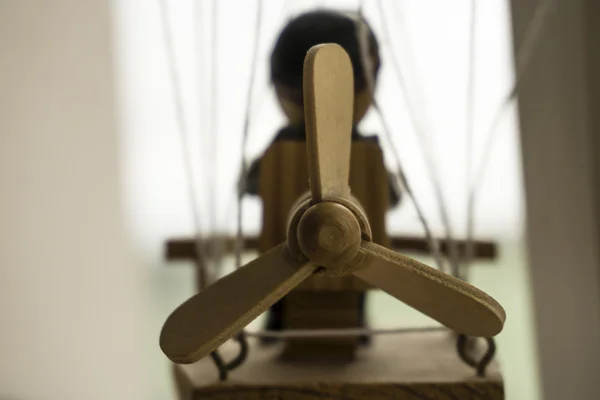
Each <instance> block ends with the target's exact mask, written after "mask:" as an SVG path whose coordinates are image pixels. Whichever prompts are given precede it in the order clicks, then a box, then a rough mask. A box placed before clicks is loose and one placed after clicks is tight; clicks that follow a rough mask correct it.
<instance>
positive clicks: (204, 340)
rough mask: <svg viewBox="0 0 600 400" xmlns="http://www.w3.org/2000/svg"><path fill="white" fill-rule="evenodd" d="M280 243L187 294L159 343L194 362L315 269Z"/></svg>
mask: <svg viewBox="0 0 600 400" xmlns="http://www.w3.org/2000/svg"><path fill="white" fill-rule="evenodd" d="M316 269H317V267H316V266H314V265H312V264H308V263H307V264H302V263H300V262H299V261H297V260H296V259H295V258H294V257H293V256H292V255H291V254H290V253H289V251H288V249H287V246H286V244H281V245H279V246H277V247H275V248H273V249H272V250H270V251H268V252H267V253H264V254H263V255H261V256H260V257H258V258H257V259H255V260H254V261H252V262H250V263H248V264H247V265H245V266H243V267H241V268H239V269H237V270H236V271H234V272H232V273H231V274H229V275H227V276H225V277H223V278H221V279H219V280H218V281H216V282H215V283H213V284H212V285H210V286H209V287H207V288H206V289H204V290H202V291H201V292H199V293H198V294H196V295H195V296H193V297H191V298H190V299H188V300H187V301H186V302H185V303H183V304H182V305H180V306H179V307H178V308H177V309H176V310H175V311H173V313H172V314H171V315H170V316H169V317H168V318H167V320H166V322H165V324H164V326H163V328H162V331H161V334H160V347H161V349H162V351H163V352H164V353H165V355H166V356H167V357H169V359H171V360H172V361H173V362H175V363H178V364H191V363H194V362H196V361H198V360H199V359H201V358H202V357H204V356H206V355H208V354H209V353H210V352H212V351H214V350H215V349H217V348H218V347H219V346H220V345H221V344H223V343H224V342H225V341H226V340H228V339H230V338H231V337H233V336H234V335H235V334H236V333H237V332H239V331H240V330H241V329H242V328H244V327H245V326H246V325H247V324H249V323H250V322H251V321H252V320H253V319H254V318H256V317H257V316H259V315H260V314H261V313H262V312H264V311H266V310H267V309H268V308H269V307H270V306H271V305H273V304H274V303H275V302H276V301H277V300H279V299H280V298H282V297H283V296H284V295H285V294H287V293H288V292H289V291H290V290H292V289H293V288H294V287H296V286H297V285H298V284H299V283H300V282H302V281H303V280H305V279H306V278H308V277H309V276H310V275H311V274H312V273H313V272H314V271H315V270H316Z"/></svg>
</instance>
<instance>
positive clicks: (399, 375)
mask: <svg viewBox="0 0 600 400" xmlns="http://www.w3.org/2000/svg"><path fill="white" fill-rule="evenodd" d="M372 343H373V344H372V345H371V346H370V347H367V348H363V349H359V350H358V351H357V353H356V359H355V360H354V361H353V362H350V363H340V362H327V361H323V360H321V361H319V362H318V363H310V362H288V361H284V360H282V359H281V357H280V354H281V347H280V346H269V347H262V346H260V345H258V344H257V343H256V342H255V341H254V340H252V341H251V348H250V354H249V357H248V360H247V361H246V362H245V363H244V364H243V365H242V366H241V367H239V368H238V369H236V370H234V371H232V372H231V374H230V378H229V380H228V381H227V382H218V378H217V371H216V369H215V367H214V365H213V364H212V362H211V360H210V359H208V358H205V359H203V360H201V361H200V362H198V363H196V364H193V365H184V366H182V365H175V366H174V373H175V378H176V382H177V386H178V391H179V394H180V398H181V400H196V399H213V400H217V399H218V400H233V399H246V400H267V399H279V400H313V399H321V400H322V399H335V400H342V399H343V400H366V399H378V400H379V399H381V400H383V399H386V400H387V399H415V400H416V399H420V400H422V399H428V400H455V399H461V400H483V399H486V400H501V399H504V386H503V382H502V377H501V375H500V372H499V369H498V365H497V364H496V363H495V362H493V363H492V364H491V365H490V366H489V367H488V374H487V375H488V376H487V377H486V378H477V377H476V376H475V372H474V370H473V369H471V368H470V367H468V366H466V365H465V364H463V363H462V362H461V361H460V360H459V358H458V356H457V355H456V351H455V338H454V336H453V335H452V334H451V333H448V332H428V333H406V334H400V335H385V336H377V337H375V338H374V339H373V342H372ZM236 350H237V349H236V346H235V345H234V344H229V343H228V344H226V345H225V346H223V347H222V348H221V353H222V355H223V356H224V357H225V358H226V359H228V358H231V357H233V356H234V355H235V352H236Z"/></svg>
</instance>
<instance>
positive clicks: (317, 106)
mask: <svg viewBox="0 0 600 400" xmlns="http://www.w3.org/2000/svg"><path fill="white" fill-rule="evenodd" d="M303 93H304V120H305V124H306V146H307V151H308V159H309V163H308V173H309V176H310V190H311V194H312V198H313V201H315V202H319V201H322V200H324V199H327V198H328V197H331V196H337V197H343V196H348V195H349V194H350V191H349V187H348V178H349V176H350V140H351V136H350V132H351V131H352V113H353V109H354V79H353V72H352V64H351V63H350V57H348V54H347V53H346V51H345V50H344V49H343V48H342V47H341V46H339V45H337V44H327V45H319V46H315V47H313V48H312V49H311V51H309V52H308V54H307V55H306V58H305V59H304V79H303Z"/></svg>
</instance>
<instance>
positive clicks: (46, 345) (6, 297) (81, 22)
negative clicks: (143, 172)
mask: <svg viewBox="0 0 600 400" xmlns="http://www.w3.org/2000/svg"><path fill="white" fill-rule="evenodd" d="M110 18H111V17H110V14H109V8H108V4H107V2H105V1H101V0H95V1H86V2H81V1H77V0H61V1H52V2H45V1H24V0H14V1H11V0H3V1H2V2H0V49H1V52H2V56H1V57H0V71H1V72H0V87H1V88H2V90H1V91H0V268H1V269H0V271H1V272H0V316H1V321H2V322H1V326H2V327H1V329H0V354H2V361H1V362H0V398H2V399H24V400H25V399H26V400H30V399H31V400H34V399H35V400H55V399H97V400H106V399H123V400H124V399H147V398H150V397H148V393H146V392H145V390H146V387H147V384H146V383H145V381H147V380H148V379H147V374H146V372H145V369H144V368H145V364H146V363H145V361H146V360H147V356H146V352H145V350H146V349H147V348H148V347H147V344H148V342H149V341H153V342H156V340H152V339H153V338H156V337H158V332H148V331H147V330H146V329H145V327H144V326H143V323H142V317H143V310H144V307H143V304H144V303H143V301H145V297H146V296H145V291H144V287H145V286H143V283H144V282H143V279H140V277H141V276H143V275H140V273H139V271H140V270H139V265H137V264H136V263H135V262H134V259H133V257H131V255H130V254H129V252H128V246H127V239H126V236H125V231H124V229H123V218H122V216H123V208H122V204H121V198H120V197H121V189H122V188H121V186H120V179H119V171H118V168H119V158H120V151H119V141H118V133H117V129H116V128H117V127H116V119H115V104H114V101H113V85H114V80H113V77H112V49H111V47H112V46H111V43H110V41H111V31H110ZM147 338H148V339H147Z"/></svg>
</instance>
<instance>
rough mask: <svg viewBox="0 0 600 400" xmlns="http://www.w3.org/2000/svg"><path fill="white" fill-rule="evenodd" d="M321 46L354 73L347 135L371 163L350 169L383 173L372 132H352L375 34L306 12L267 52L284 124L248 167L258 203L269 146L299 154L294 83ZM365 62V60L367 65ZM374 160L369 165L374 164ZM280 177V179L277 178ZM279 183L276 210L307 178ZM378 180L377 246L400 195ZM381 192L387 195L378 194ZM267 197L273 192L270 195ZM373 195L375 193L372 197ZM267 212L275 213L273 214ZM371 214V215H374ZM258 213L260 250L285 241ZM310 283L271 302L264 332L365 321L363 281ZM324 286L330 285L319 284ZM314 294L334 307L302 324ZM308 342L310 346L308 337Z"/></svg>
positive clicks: (302, 134)
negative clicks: (339, 54) (340, 52)
mask: <svg viewBox="0 0 600 400" xmlns="http://www.w3.org/2000/svg"><path fill="white" fill-rule="evenodd" d="M361 28H365V30H364V31H362V30H361ZM360 35H365V38H364V39H365V40H364V48H363V47H361V44H363V43H361V38H360ZM322 43H336V44H338V45H340V46H341V47H342V48H343V49H344V50H345V51H346V52H347V53H348V55H349V57H350V62H351V64H352V70H353V73H354V85H353V87H354V101H353V113H352V136H351V138H352V141H353V143H362V144H363V146H354V147H355V152H360V150H361V149H363V148H364V149H366V150H364V151H362V153H364V156H366V157H367V158H373V157H372V155H373V154H374V155H375V157H376V159H375V160H365V161H367V162H365V163H364V165H362V166H360V165H358V168H362V169H363V171H361V172H362V174H363V176H365V177H366V176H369V175H375V176H380V177H381V176H382V173H384V171H385V170H384V167H383V162H382V160H381V157H380V148H379V143H378V138H377V136H364V135H362V134H361V133H359V131H358V128H357V126H358V124H359V122H360V121H361V120H362V118H363V117H364V115H365V114H366V112H367V110H368V109H369V107H370V106H371V103H372V100H373V86H374V84H375V82H376V81H377V76H378V72H379V69H380V57H379V45H378V42H377V39H376V37H375V35H374V33H373V31H372V30H371V29H370V27H369V26H368V24H366V22H365V21H364V20H362V19H359V18H358V16H356V17H355V18H353V17H351V16H350V15H347V14H342V13H339V12H335V11H329V10H319V11H311V12H307V13H304V14H301V15H299V16H298V17H296V18H294V19H292V20H291V21H290V22H289V23H288V24H287V25H286V26H285V27H284V29H283V30H282V32H281V33H280V35H279V37H278V39H277V41H276V43H275V46H274V49H273V51H272V54H271V59H270V66H271V71H270V75H271V82H272V84H273V86H274V89H275V92H276V94H277V99H278V101H279V104H280V106H281V109H282V110H283V111H284V113H285V115H286V116H287V119H288V123H287V126H285V127H284V128H283V129H281V130H280V131H279V132H278V133H277V135H276V136H275V138H274V140H273V142H272V144H271V146H269V148H268V150H267V157H266V158H267V160H264V159H263V158H260V159H258V160H255V161H254V162H253V163H252V164H251V166H250V168H249V171H248V174H247V176H246V179H245V182H244V184H243V185H242V188H243V189H244V191H245V193H247V194H251V195H258V196H261V197H262V198H263V201H264V202H267V203H268V201H269V199H266V198H265V197H267V198H270V197H273V195H272V194H271V193H269V192H273V191H272V190H270V187H272V186H275V185H277V184H278V183H279V182H272V181H271V180H270V179H269V178H270V176H269V175H270V174H269V172H270V171H266V172H265V173H264V174H261V168H260V167H261V165H262V164H266V168H270V166H269V163H270V162H269V158H273V157H277V156H276V155H275V154H273V153H274V152H277V151H278V149H277V146H276V144H277V143H282V142H288V143H289V144H288V146H287V148H286V149H284V148H283V147H284V146H279V150H280V151H281V152H282V153H286V154H281V155H280V157H282V158H287V157H289V155H290V154H292V153H300V156H302V155H303V154H304V149H303V145H299V144H296V145H295V146H294V144H293V143H294V142H305V141H306V127H305V122H304V98H303V88H302V82H303V65H304V57H305V55H306V53H307V52H308V50H309V49H310V48H311V47H313V46H315V45H319V44H322ZM365 64H368V66H367V65H365ZM294 147H295V148H294ZM290 150H291V152H290ZM356 156H357V157H358V156H359V154H356ZM362 159H365V157H362ZM369 161H371V162H369ZM271 164H272V162H271ZM374 164H376V166H375V167H374ZM292 168H297V169H299V170H305V168H304V166H303V165H302V162H300V163H299V164H298V165H294V166H292ZM261 175H263V176H265V177H266V178H265V180H266V181H268V182H267V183H266V184H264V185H263V186H262V190H261V184H260V177H261ZM354 175H356V176H359V174H358V173H355V174H353V177H354ZM386 177H387V182H386ZM282 180H285V177H284V178H283V179H282ZM376 182H377V181H371V182H369V183H368V185H367V186H370V187H371V188H372V187H373V184H374V183H376ZM284 183H286V184H287V185H286V186H287V188H286V189H287V191H288V192H291V193H289V194H290V195H289V196H288V198H289V199H290V201H288V202H287V203H288V204H284V207H288V208H289V207H290V206H291V205H292V204H291V202H292V201H293V200H294V199H295V197H296V195H297V194H298V192H299V191H304V190H307V189H308V181H306V180H305V182H303V183H301V184H300V185H296V182H289V181H288V182H284ZM378 183H379V184H380V185H381V184H384V185H385V186H387V187H384V188H380V191H379V192H380V193H383V194H384V195H383V198H382V199H380V201H378V202H377V205H376V206H375V207H376V208H379V209H380V211H381V212H377V213H371V212H370V210H367V214H370V215H369V217H370V219H371V221H373V220H377V221H376V225H377V228H378V229H377V232H376V233H375V238H374V241H375V242H376V243H379V244H383V245H388V243H387V242H386V239H387V235H386V234H385V221H384V220H383V218H384V215H385V211H386V210H387V208H388V207H389V208H392V207H395V206H397V205H398V203H399V202H400V198H401V195H400V193H401V192H400V189H399V186H398V184H397V183H396V179H395V178H394V176H393V175H392V174H383V180H382V181H380V182H378ZM354 184H355V185H354V186H355V188H354V189H355V192H357V193H355V195H356V194H358V196H359V197H360V195H361V194H362V193H360V192H361V191H360V189H361V188H357V187H356V186H357V184H358V185H359V186H364V185H361V184H360V183H358V182H354ZM276 192H279V191H276ZM386 192H387V195H385V193H386ZM273 194H274V195H275V196H278V194H277V193H273ZM373 197H377V196H375V195H374V196H373ZM379 197H382V196H379ZM388 199H389V200H388ZM361 200H363V203H364V204H366V202H365V200H366V199H361ZM274 201H276V202H277V203H279V204H281V203H282V202H283V203H285V199H282V198H280V197H278V198H276V199H275V200H274ZM386 202H387V204H386ZM370 203H373V202H370ZM265 206H268V204H265ZM284 212H286V213H287V212H288V210H284ZM274 213H277V211H275V212H274ZM372 214H378V215H377V216H376V215H372ZM263 216H264V218H263V227H265V228H263V235H262V240H261V242H262V243H261V246H260V247H261V248H260V250H267V249H269V248H271V247H272V246H273V245H274V244H276V243H278V242H281V241H282V240H283V239H284V238H285V230H283V229H279V233H271V234H269V232H265V231H267V230H269V228H268V227H269V226H271V225H272V224H273V220H274V219H276V218H272V217H271V213H270V212H265V213H264V214H263ZM282 228H283V226H282ZM310 286H311V285H304V288H305V289H309V290H304V291H296V292H295V293H294V296H293V297H291V298H289V299H287V300H286V298H283V299H282V300H280V301H279V302H277V303H275V304H274V305H273V307H272V308H271V310H270V313H269V318H268V321H267V329H270V330H281V329H285V328H309V327H312V328H340V327H345V328H360V327H364V326H365V321H364V307H365V291H364V289H365V287H364V286H362V285H360V284H359V285H356V284H354V285H350V286H346V287H345V288H344V289H345V290H340V289H342V288H340V287H337V288H335V287H334V286H331V285H327V284H325V285H323V284H321V285H320V288H319V289H318V290H316V291H315V290H310V289H315V285H314V284H313V285H312V287H310ZM327 286H330V287H329V288H327ZM327 289H329V290H327ZM348 289H350V290H348ZM357 289H358V290H357ZM332 291H334V292H337V293H334V294H333V293H331V292H332ZM328 292H329V293H328ZM320 297H324V298H326V299H327V300H328V301H331V300H332V297H333V298H335V299H336V301H337V303H338V304H339V306H337V307H332V315H331V317H330V318H328V321H327V322H318V321H317V319H319V318H320V317H316V318H312V319H311V317H310V316H309V317H308V318H307V319H305V320H304V321H303V320H302V319H301V317H298V316H297V315H301V313H302V310H299V307H300V308H304V311H305V312H306V311H308V310H309V309H312V308H313V307H311V306H310V304H311V303H312V304H314V305H315V306H316V305H318V304H319V303H320V301H321V299H320ZM286 304H287V306H286ZM295 304H302V306H295ZM298 311H300V312H298ZM349 314H350V318H345V320H344V317H343V316H344V315H346V316H348V315H349ZM286 320H287V321H286ZM286 322H287V323H286ZM361 339H362V342H363V343H364V342H366V341H368V338H367V337H362V338H361ZM267 340H268V339H265V340H264V341H267ZM352 341H353V342H355V343H356V342H357V340H356V339H354V340H352ZM346 342H347V341H346ZM313 344H315V341H314V340H313ZM332 345H337V346H342V344H341V343H340V341H339V340H337V341H324V343H323V346H325V347H328V348H329V349H330V350H331V348H332ZM355 347H356V346H354V345H350V346H346V349H347V350H346V353H347V354H350V355H351V354H352V353H353V351H354V348H355ZM310 349H311V348H310V347H308V346H307V345H306V342H304V345H302V346H300V348H299V349H298V350H297V351H293V350H292V348H291V346H288V350H289V351H288V352H287V353H286V354H288V355H291V354H292V353H299V354H301V355H303V356H306V355H307V353H308V352H309V351H310ZM313 349H314V351H313V353H316V354H323V353H324V354H328V355H329V356H331V355H332V354H330V352H328V351H325V352H323V351H322V349H321V348H319V346H316V347H315V346H313ZM340 351H342V350H341V348H340V349H339V351H338V354H337V355H338V356H341V355H342V354H340Z"/></svg>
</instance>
